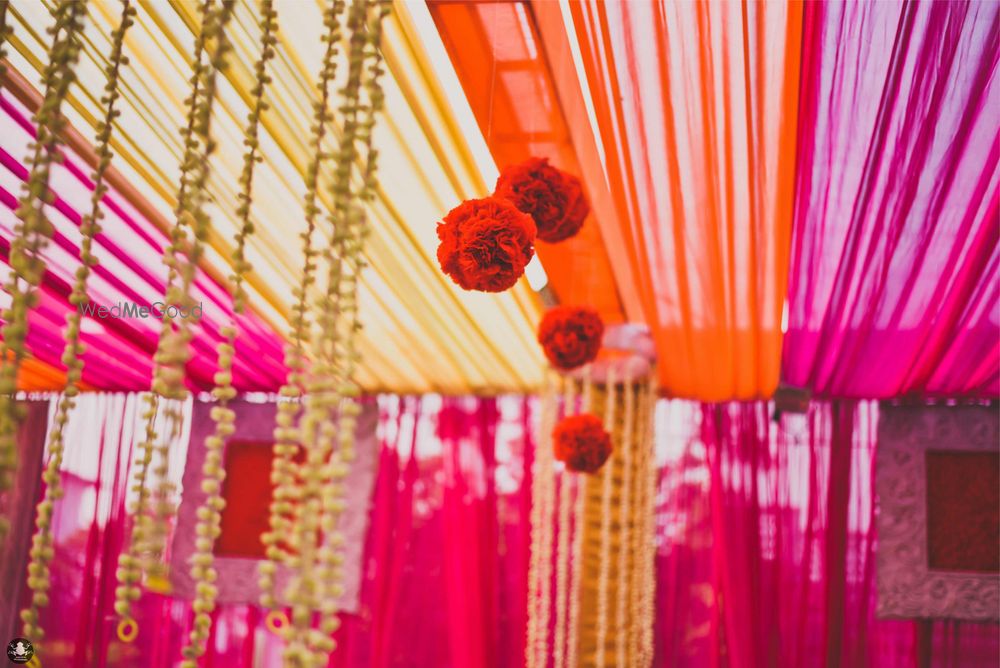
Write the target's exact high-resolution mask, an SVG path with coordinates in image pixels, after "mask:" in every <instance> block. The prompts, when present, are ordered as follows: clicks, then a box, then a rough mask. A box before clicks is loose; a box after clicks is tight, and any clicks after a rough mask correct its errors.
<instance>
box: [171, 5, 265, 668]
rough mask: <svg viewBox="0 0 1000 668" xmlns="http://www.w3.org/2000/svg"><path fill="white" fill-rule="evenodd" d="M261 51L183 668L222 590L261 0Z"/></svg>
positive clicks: (255, 133)
mask: <svg viewBox="0 0 1000 668" xmlns="http://www.w3.org/2000/svg"><path fill="white" fill-rule="evenodd" d="M260 14H261V39H260V41H261V49H260V55H259V57H258V59H257V62H256V64H255V67H254V74H255V77H256V81H255V84H254V87H253V89H252V90H251V94H252V99H253V104H252V106H251V108H250V112H249V114H248V115H247V128H246V131H245V136H244V144H245V145H246V146H247V151H246V153H245V154H244V156H243V170H242V172H241V174H240V186H241V187H240V192H239V195H238V199H239V202H240V203H239V205H238V206H237V210H236V213H237V216H238V218H239V221H240V227H239V229H238V230H237V233H236V247H235V249H234V251H233V275H232V276H231V280H232V284H233V312H234V319H233V321H232V322H231V323H229V324H228V325H226V326H225V327H223V328H222V332H221V333H222V335H223V336H224V337H225V339H224V340H223V341H222V342H220V343H219V344H218V346H217V352H218V359H219V371H218V372H217V373H216V374H215V379H214V380H215V388H214V389H213V390H212V395H213V396H214V397H215V399H216V401H218V405H217V406H214V407H213V408H212V411H211V417H212V420H213V422H214V423H215V427H214V430H213V433H212V435H210V436H208V437H207V438H206V439H205V449H206V452H207V454H206V457H205V462H204V464H203V466H202V479H201V487H202V490H203V491H204V492H205V493H206V494H208V497H207V499H206V502H205V504H204V505H202V506H201V507H200V508H198V510H197V517H198V521H197V524H196V526H195V532H196V535H197V538H196V541H195V553H194V556H193V557H192V565H191V577H192V579H193V580H194V582H195V599H194V603H193V605H192V607H193V608H194V611H195V617H194V623H193V625H192V629H191V632H190V634H189V636H188V643H187V645H186V646H185V647H184V648H183V649H182V650H181V654H182V656H184V658H185V660H184V662H182V663H181V666H182V668H197V661H196V659H197V658H198V657H200V656H202V655H203V654H204V653H205V649H206V646H205V643H206V642H207V641H208V637H209V634H210V633H211V628H212V615H211V613H212V611H213V610H214V609H215V602H216V597H217V595H218V589H217V587H216V586H215V580H216V579H217V577H218V574H217V572H216V570H215V568H214V561H215V555H214V548H215V541H216V539H217V538H218V537H219V534H220V533H221V525H220V523H221V520H222V514H221V512H220V511H219V510H217V509H216V507H217V506H219V505H220V502H221V501H222V496H221V489H222V483H223V481H224V480H225V477H226V471H225V468H224V467H223V461H222V455H223V450H224V447H225V442H226V438H228V437H229V436H231V435H232V433H233V431H234V430H235V427H234V424H233V423H234V421H235V419H236V414H235V413H234V412H233V410H232V409H231V408H229V407H228V403H229V401H230V400H232V399H233V398H234V397H235V396H236V390H235V389H234V388H233V385H232V381H233V378H232V368H233V356H234V354H235V343H236V326H237V322H236V318H238V317H239V316H240V315H242V314H243V313H244V312H245V310H246V292H245V291H244V289H243V282H244V277H245V275H246V274H247V273H248V272H249V271H250V269H251V266H250V263H249V262H248V261H247V260H246V243H247V238H248V237H249V236H250V235H251V234H253V223H252V222H251V218H250V212H251V207H252V203H253V176H254V168H255V166H256V165H257V163H258V162H260V159H259V151H260V139H259V129H260V119H261V115H262V114H263V112H264V111H265V110H266V109H267V103H266V102H265V101H264V90H265V88H266V85H267V83H269V81H270V79H269V77H268V75H267V63H268V61H269V60H271V59H272V58H273V57H274V55H275V51H274V46H275V45H276V44H277V38H276V37H275V36H274V33H275V31H276V30H277V20H276V19H277V14H276V12H275V11H274V7H273V2H272V0H261V3H260Z"/></svg>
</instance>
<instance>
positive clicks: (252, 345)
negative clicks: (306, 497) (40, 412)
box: [0, 0, 543, 393]
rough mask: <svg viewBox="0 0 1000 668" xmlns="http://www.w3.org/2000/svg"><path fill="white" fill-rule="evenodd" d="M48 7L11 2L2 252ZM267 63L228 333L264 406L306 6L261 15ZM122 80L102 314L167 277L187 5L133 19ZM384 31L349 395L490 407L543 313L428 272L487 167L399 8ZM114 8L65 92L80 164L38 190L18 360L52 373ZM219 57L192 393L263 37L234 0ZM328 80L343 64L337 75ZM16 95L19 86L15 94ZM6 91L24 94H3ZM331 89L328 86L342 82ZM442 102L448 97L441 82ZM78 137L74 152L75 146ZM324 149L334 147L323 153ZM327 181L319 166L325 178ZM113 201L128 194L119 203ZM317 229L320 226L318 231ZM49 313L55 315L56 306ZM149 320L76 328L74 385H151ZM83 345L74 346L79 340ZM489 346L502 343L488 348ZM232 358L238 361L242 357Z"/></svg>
mask: <svg viewBox="0 0 1000 668" xmlns="http://www.w3.org/2000/svg"><path fill="white" fill-rule="evenodd" d="M50 4H51V3H46V4H43V3H35V2H14V3H12V5H11V14H12V15H13V18H14V21H13V25H14V34H13V37H12V39H11V47H12V48H11V49H10V52H11V55H10V62H11V66H12V70H14V72H12V74H11V80H12V81H11V82H10V83H9V85H8V86H5V88H6V89H7V90H4V91H3V93H2V95H3V100H4V109H3V111H4V112H5V114H4V117H3V119H2V123H3V132H2V134H0V148H2V149H3V151H4V154H5V161H4V166H3V169H0V173H2V182H0V187H2V188H3V193H2V198H3V204H4V206H3V207H0V235H2V236H3V238H4V239H7V240H9V238H10V230H11V229H12V228H13V225H14V221H15V219H14V216H13V212H12V208H13V206H14V202H15V198H16V197H17V195H18V194H19V192H20V186H19V183H18V181H20V180H21V179H22V178H23V176H24V170H23V166H22V165H21V164H20V162H19V161H20V160H23V159H24V156H25V155H26V151H25V146H26V143H27V142H28V141H29V140H30V132H31V130H30V125H28V124H26V123H25V122H24V121H25V119H26V118H27V117H29V115H30V111H31V109H32V107H31V102H32V100H34V101H35V104H37V100H38V97H37V94H36V93H35V92H34V91H33V90H31V89H36V90H37V87H38V83H39V72H40V70H41V68H42V67H43V66H44V63H45V62H46V59H47V55H46V41H47V39H46V33H45V28H46V26H48V25H50V24H51V20H52V19H51V17H50V15H49V13H48V7H49V6H50ZM277 5H278V12H279V17H278V20H279V25H280V26H281V32H280V36H279V40H280V42H279V47H278V58H277V59H276V60H275V61H274V70H273V73H274V84H273V86H272V88H271V90H270V91H269V99H270V101H271V103H272V108H271V110H270V111H269V112H268V113H266V114H265V116H264V119H263V123H264V127H265V129H266V135H265V136H264V137H263V139H262V141H263V153H264V156H265V158H266V159H265V161H264V163H262V164H261V165H260V167H259V168H258V172H257V177H256V178H255V182H256V184H257V185H256V190H255V197H254V206H255V214H256V216H257V219H258V220H257V222H258V225H257V234H256V235H255V237H254V239H253V241H252V242H251V248H250V250H249V259H250V261H251V262H252V264H253V266H254V274H253V276H252V277H251V279H250V288H251V303H252V305H253V306H254V310H255V313H254V314H253V315H252V316H250V317H248V318H246V319H245V321H244V322H242V323H241V325H242V329H241V334H240V337H239V340H240V342H241V344H242V345H243V346H244V347H243V349H242V350H238V351H237V361H236V364H237V367H238V368H237V371H236V374H235V379H236V384H237V386H238V387H239V388H240V389H244V390H274V389H277V387H278V385H279V384H280V379H281V377H282V374H283V369H282V359H283V355H282V352H281V339H282V337H283V335H284V334H285V332H286V331H287V330H288V326H287V323H286V320H287V314H288V313H289V311H290V304H291V302H292V290H293V288H294V286H295V285H296V284H297V282H298V279H299V276H300V268H301V266H302V260H301V249H300V240H299V238H298V234H299V232H301V231H302V230H303V229H304V222H303V215H302V205H301V198H302V191H303V188H304V187H303V185H302V174H303V172H304V170H305V166H306V161H307V156H308V151H307V146H306V143H307V136H306V135H307V134H308V133H307V132H306V129H307V128H308V127H309V125H310V118H311V113H312V100H313V99H315V97H316V96H317V93H316V91H315V89H314V81H315V77H316V71H317V70H318V66H319V62H320V56H321V55H322V53H321V47H322V45H321V41H320V31H321V30H322V20H321V14H320V10H321V3H318V2H315V3H313V2H294V3H282V2H279V3H277ZM138 10H139V14H138V17H137V23H136V25H135V26H134V27H133V28H132V30H131V31H130V33H129V35H128V38H127V42H126V52H127V53H128V55H129V57H130V59H131V63H130V66H129V67H128V68H125V70H124V71H123V75H122V77H123V87H122V93H123V104H122V110H123V114H122V116H121V118H120V119H118V123H117V125H116V133H115V135H114V138H113V148H114V150H115V152H116V159H115V162H114V168H115V175H116V178H115V179H114V180H113V183H114V185H115V186H116V190H113V191H112V192H111V194H110V195H109V197H108V200H109V202H108V206H109V208H110V209H111V211H112V215H111V220H109V222H108V224H107V225H106V228H107V229H106V232H105V234H104V235H102V238H101V239H100V240H99V243H98V245H99V249H98V252H97V254H98V255H99V257H100V259H101V264H102V267H103V269H102V271H101V273H100V274H99V275H98V277H97V278H96V279H95V280H94V281H93V283H94V290H93V291H92V296H93V297H94V298H95V301H98V302H99V303H103V304H105V305H113V304H116V303H119V302H125V301H129V300H136V301H138V302H140V303H142V304H149V303H151V302H153V301H156V299H157V298H158V297H160V296H161V295H162V284H163V279H164V277H165V275H166V272H165V268H164V267H163V265H162V264H161V263H160V252H161V250H162V247H163V243H164V239H165V236H164V233H163V231H164V230H165V229H168V226H169V225H170V224H171V223H172V219H171V214H170V211H171V208H172V206H173V196H174V192H175V188H176V183H177V178H178V174H179V171H178V165H179V158H180V133H179V130H178V128H179V124H180V121H181V119H183V117H184V113H183V111H184V107H183V100H184V98H185V96H186V95H187V89H188V84H187V78H188V76H189V73H190V58H191V56H192V50H193V30H194V29H195V21H196V19H197V16H196V12H197V6H196V5H195V4H194V3H175V4H171V5H168V4H163V3H140V4H139V7H138ZM400 10H401V11H397V12H395V13H394V16H393V18H392V19H391V20H390V21H389V22H388V25H387V34H386V38H385V44H384V48H385V52H386V61H387V65H388V70H389V72H388V74H389V76H387V77H386V82H385V89H386V90H385V92H386V97H387V102H386V110H387V112H386V114H385V119H384V121H385V122H384V124H383V125H382V126H381V128H380V130H381V132H380V133H379V134H378V135H377V137H376V143H377V145H378V148H379V151H380V153H381V154H382V155H383V156H386V159H384V160H383V161H382V164H381V166H380V176H381V182H382V190H381V191H380V193H379V195H380V196H379V198H378V199H377V201H376V202H375V204H374V205H373V207H372V211H371V216H372V219H373V225H374V232H375V233H374V234H373V235H372V237H371V238H370V240H369V245H368V260H369V264H370V269H369V270H368V271H367V272H366V274H365V276H364V281H363V284H362V295H361V296H360V299H361V303H362V312H361V315H362V319H363V322H364V326H365V330H364V335H363V339H362V354H363V361H362V368H361V370H360V376H359V381H360V382H361V384H362V386H363V387H365V388H366V389H368V390H393V391H397V392H423V391H440V392H452V393H459V392H496V391H501V390H528V389H531V388H534V387H537V386H538V383H539V381H540V378H541V372H542V369H543V365H542V356H541V353H540V351H539V350H538V347H537V345H536V344H535V342H534V323H535V322H536V321H537V319H538V317H539V314H540V302H539V299H538V297H537V295H535V294H534V293H533V292H532V291H531V290H530V288H529V287H528V285H527V284H526V282H522V284H519V285H518V286H516V287H515V288H514V289H513V290H511V291H510V292H508V293H505V294H502V295H483V294H478V293H477V294H473V293H466V292H463V291H461V290H460V289H458V288H457V287H456V286H454V285H453V284H452V283H451V282H450V281H449V280H448V279H447V278H445V277H444V276H442V275H441V274H440V272H439V271H438V270H437V267H436V262H435V260H434V254H435V250H436V246H437V238H436V234H435V223H436V221H437V220H439V219H440V218H441V216H442V215H443V214H444V213H445V212H446V211H447V210H448V209H449V208H451V207H452V206H454V205H455V204H456V203H457V202H459V201H461V200H462V199H465V198H468V197H478V196H482V195H483V194H485V193H486V192H488V191H489V190H490V189H491V188H492V186H493V182H492V179H493V178H495V173H496V168H495V165H493V164H492V162H491V161H490V158H489V155H488V153H481V154H479V155H475V154H474V153H473V149H472V148H470V144H469V142H468V141H467V139H466V136H467V134H468V133H466V132H465V131H464V130H463V128H462V127H461V125H460V122H459V120H457V119H456V116H455V114H454V112H453V111H452V109H451V108H450V107H449V105H448V103H447V101H446V99H445V96H444V95H442V93H441V90H442V87H444V86H446V85H447V84H448V82H442V81H440V80H439V79H438V74H437V73H435V72H434V71H432V70H430V69H428V67H427V62H428V59H427V57H426V55H425V53H424V51H423V47H422V45H421V44H420V42H419V40H417V39H416V38H415V37H414V34H413V28H412V26H411V25H409V19H408V15H407V13H406V11H405V7H402V8H400ZM118 12H119V8H118V5H117V3H115V2H111V1H110V0H92V1H91V2H89V3H88V22H87V25H86V31H85V44H84V53H83V57H82V59H81V63H80V66H79V68H78V69H79V81H80V85H79V86H76V87H74V88H73V89H72V91H71V97H70V100H69V101H70V103H71V105H70V106H71V109H70V110H69V112H68V117H69V120H70V122H71V125H72V126H73V128H74V130H75V131H76V134H77V136H78V138H79V140H80V141H79V142H78V146H74V148H76V149H77V153H78V154H79V153H81V152H82V153H83V154H84V155H83V156H82V157H81V156H80V155H76V156H74V155H70V156H69V160H68V161H67V164H66V166H65V167H63V168H60V169H58V170H57V173H56V174H55V176H54V181H53V187H54V190H55V192H56V194H57V196H58V197H59V198H60V199H59V201H58V202H57V204H56V205H55V206H54V207H53V208H54V209H55V211H50V215H51V216H52V217H53V219H54V222H55V224H56V227H57V229H58V231H59V236H58V237H57V239H56V241H55V243H53V244H52V245H51V246H50V249H49V251H48V257H49V260H50V265H49V266H50V268H51V271H50V275H49V276H48V277H47V278H46V288H45V296H44V298H43V302H42V307H41V308H40V309H39V310H38V313H36V314H34V315H33V320H32V325H33V327H32V328H31V329H32V334H31V341H30V347H31V349H32V352H33V353H34V354H35V355H36V356H37V358H38V359H39V360H40V361H42V362H48V363H50V364H52V365H53V366H59V363H58V360H59V355H60V352H61V323H62V319H63V317H64V315H63V314H64V313H65V310H66V308H68V307H67V306H66V305H65V296H66V287H67V286H66V281H67V280H68V279H69V278H70V277H72V275H73V272H74V271H75V269H76V266H77V263H78V242H79V234H78V232H77V231H76V229H75V228H76V224H77V223H78V221H79V214H80V210H81V207H83V206H85V204H86V200H87V197H88V194H87V191H88V189H89V187H90V182H89V178H88V177H87V175H89V172H90V167H89V165H88V158H92V156H88V155H86V149H87V146H88V143H87V142H88V139H89V137H91V136H93V126H94V123H95V121H96V117H97V114H98V109H99V97H100V92H101V90H102V88H103V86H104V75H103V72H102V69H101V68H102V67H103V64H104V62H105V56H106V54H107V53H108V52H109V48H110V43H109V40H110V33H111V28H112V26H113V25H115V23H116V22H117V21H118V18H119V17H118ZM233 26H234V30H233V33H234V34H233V35H232V37H233V40H234V43H235V51H234V54H233V57H232V60H233V62H232V66H231V67H230V68H229V69H228V70H227V72H226V78H227V82H226V85H225V86H224V87H223V88H222V90H221V91H220V95H221V98H220V100H219V105H218V113H217V122H216V124H215V127H216V128H217V134H218V137H217V138H218V141H219V148H218V150H217V152H216V155H215V157H213V172H212V177H213V179H212V184H211V190H212V195H213V197H214V206H213V207H212V220H213V225H214V231H213V235H212V238H211V240H210V242H211V249H210V251H209V253H208V258H207V260H208V261H207V263H206V266H205V269H206V272H204V273H203V275H201V276H200V277H199V279H198V283H197V286H196V289H197V291H198V293H199V294H198V296H199V297H201V298H203V301H204V311H205V316H204V317H205V327H204V328H200V331H198V333H197V337H196V341H195V353H196V355H195V358H194V360H193V361H192V363H191V365H190V366H189V375H190V376H191V380H192V381H193V385H194V386H195V387H200V388H205V387H209V386H210V380H211V373H212V371H213V370H214V366H215V355H214V342H215V339H216V337H217V336H218V327H219V326H220V325H222V324H224V323H225V321H226V319H227V318H228V317H229V315H230V312H231V311H230V303H229V298H228V296H227V292H226V290H225V289H224V286H225V284H226V280H225V278H224V277H225V276H227V275H228V273H229V268H228V264H229V256H230V252H231V243H232V242H231V240H232V238H233V234H234V231H235V224H234V220H235V214H234V211H235V208H236V184H237V176H238V174H239V169H240V164H241V162H240V161H241V156H242V126H243V123H244V119H245V117H246V113H247V110H248V108H247V101H248V100H249V91H250V88H251V87H252V85H253V80H252V77H251V73H252V68H253V63H254V60H255V59H256V58H257V54H258V51H259V49H258V36H259V28H258V25H257V9H256V3H254V2H249V1H241V2H238V3H237V10H236V14H235V17H234V21H233ZM343 70H344V67H341V68H340V71H341V72H342V71H343ZM15 80H17V81H15ZM18 81H20V82H21V85H18ZM338 85H339V84H338ZM451 87H453V88H458V86H457V83H451ZM85 138H86V139H85ZM331 141H332V140H331ZM330 172H332V165H327V166H326V173H327V174H328V173H330ZM123 190H124V192H123ZM324 233H326V234H329V230H328V229H326V228H324ZM60 299H61V300H62V301H59V300H60ZM157 326H158V323H157V322H155V321H147V322H142V321H121V322H114V323H112V321H109V320H102V321H101V322H100V323H98V322H96V321H93V320H91V322H90V323H89V324H88V325H86V326H85V335H84V338H85V341H86V343H87V345H88V357H87V360H86V361H87V365H86V367H85V371H84V378H85V380H86V381H87V382H88V383H89V384H90V385H91V386H92V387H97V388H102V389H140V388H145V387H148V384H149V380H148V379H149V369H150V360H149V356H150V351H151V350H152V346H153V344H154V343H155V339H154V338H153V337H154V333H155V328H156V327H157ZM88 330H89V331H88ZM499 333H502V335H498V334H499ZM241 352H242V353H244V354H241ZM32 368H33V369H35V371H34V372H33V375H31V376H30V378H29V377H28V376H26V375H25V376H24V377H23V378H22V386H23V387H26V388H31V389H46V388H51V389H54V388H59V387H61V384H60V383H59V380H58V379H59V377H58V374H55V375H53V374H52V372H51V371H46V372H45V374H46V375H44V376H40V375H38V369H42V368H43V367H41V366H38V365H35V366H33V367H32Z"/></svg>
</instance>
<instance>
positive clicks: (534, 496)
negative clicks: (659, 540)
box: [525, 372, 552, 668]
mask: <svg viewBox="0 0 1000 668" xmlns="http://www.w3.org/2000/svg"><path fill="white" fill-rule="evenodd" d="M551 401H552V377H551V375H550V374H549V373H548V372H546V373H545V384H544V386H543V388H542V395H541V410H540V413H539V425H538V432H537V433H538V435H539V436H538V443H537V445H536V447H535V461H534V464H533V466H532V472H531V477H532V484H531V559H530V561H529V564H528V639H527V643H526V644H525V664H526V666H527V668H537V666H539V665H541V664H540V663H539V662H538V646H539V643H540V642H541V639H540V638H539V633H541V629H540V628H539V616H540V614H541V613H540V610H541V602H540V599H541V584H542V578H541V568H542V566H541V562H542V531H543V524H542V510H543V508H542V504H543V500H544V496H545V491H544V490H545V486H546V485H547V484H549V481H548V480H547V479H546V477H545V469H544V466H543V463H544V454H543V453H544V452H545V449H546V434H547V433H548V432H547V429H551V425H549V424H548V417H547V415H548V414H547V412H548V410H549V404H550V402H551Z"/></svg>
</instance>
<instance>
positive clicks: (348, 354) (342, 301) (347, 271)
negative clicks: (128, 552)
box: [311, 2, 391, 665]
mask: <svg viewBox="0 0 1000 668" xmlns="http://www.w3.org/2000/svg"><path fill="white" fill-rule="evenodd" d="M358 4H359V5H360V3H358ZM364 9H365V11H366V14H364V15H359V18H362V17H363V20H364V23H365V24H367V30H366V32H365V33H364V34H365V37H366V38H367V41H366V42H364V43H363V44H362V45H361V48H362V52H361V56H362V58H361V62H360V65H361V74H362V76H364V77H365V79H364V83H363V86H364V90H365V92H366V95H367V100H366V102H367V103H366V104H365V103H364V102H362V103H361V104H359V105H358V106H357V109H356V111H355V112H353V115H355V116H356V115H358V114H360V115H361V120H359V121H356V123H357V130H356V136H357V140H358V141H359V142H360V143H361V145H362V150H361V151H360V153H359V155H361V156H363V157H364V168H363V174H362V181H361V189H360V193H359V194H358V198H357V201H356V202H352V203H351V205H350V208H349V209H348V219H347V220H348V226H349V227H348V237H347V239H345V240H344V243H343V245H342V246H341V247H340V248H339V249H338V250H339V253H340V257H341V258H343V260H342V265H341V268H340V297H339V300H338V306H337V311H336V312H337V313H339V314H340V317H339V323H338V324H339V326H340V333H339V337H340V341H341V343H342V353H341V357H340V358H338V357H337V356H336V352H337V350H336V345H337V340H336V339H333V340H331V342H330V344H331V345H330V353H331V354H332V355H333V362H334V371H335V373H339V384H337V385H335V387H337V388H338V394H339V397H338V399H337V403H336V404H334V406H335V407H339V410H338V411H337V412H336V413H335V414H334V415H331V416H330V418H331V419H336V420H337V430H336V436H337V448H336V449H335V450H334V452H333V454H332V456H331V457H330V459H329V460H328V461H327V463H326V466H325V469H324V477H325V483H324V487H323V492H324V493H323V505H322V515H321V517H320V528H321V530H322V536H323V543H322V545H321V546H320V549H319V552H318V553H317V558H318V561H319V588H318V598H319V606H318V611H319V613H320V624H319V633H318V634H316V633H314V634H313V637H314V638H315V642H313V643H311V644H312V646H313V651H314V652H316V653H317V654H318V660H319V663H320V665H325V664H326V657H327V655H328V654H329V652H331V651H333V649H334V643H333V639H332V634H333V632H334V631H336V630H337V628H338V627H339V625H340V619H339V617H338V612H339V605H338V603H339V598H340V597H341V596H342V595H343V585H342V582H343V561H344V557H343V554H342V553H343V548H344V539H343V535H342V534H340V533H339V532H338V531H337V525H338V524H339V520H340V516H341V514H342V513H343V511H344V509H345V507H346V503H345V500H344V496H345V494H344V479H345V478H346V477H347V475H348V474H349V472H350V466H351V463H352V462H353V461H354V457H355V451H354V439H355V432H356V426H357V417H358V415H359V414H360V413H361V406H360V404H359V403H358V400H357V397H358V395H359V394H360V389H359V388H358V387H357V385H356V384H355V383H354V382H353V378H354V373H355V370H356V368H357V362H358V360H359V359H360V352H359V351H358V348H357V341H358V337H357V333H358V332H359V331H360V329H361V323H360V320H359V316H360V313H359V310H358V299H357V292H358V283H359V281H360V280H361V272H362V271H363V269H364V266H365V261H364V257H363V250H364V242H365V240H366V239H367V237H368V235H369V234H370V228H369V227H368V226H367V224H366V219H365V218H366V210H365V208H364V207H365V206H366V205H370V203H371V202H372V201H373V200H374V199H375V194H376V189H377V181H376V178H375V174H376V169H377V161H378V153H377V151H376V150H375V148H374V147H373V146H372V142H373V134H372V132H373V130H374V127H375V122H376V115H377V114H378V112H379V111H380V110H381V109H382V106H383V104H384V96H383V93H382V90H381V87H380V84H379V80H380V78H381V76H382V73H383V69H382V52H381V48H380V47H381V42H382V25H383V20H384V19H385V17H386V16H388V14H389V11H390V9H391V5H390V4H389V3H388V2H373V3H370V4H368V6H367V7H366V8H364ZM354 30H355V32H354V33H352V34H357V32H356V30H357V27H355V28H354ZM353 48H354V44H353V40H352V51H353ZM353 59H354V55H353V54H352V62H353ZM365 66H367V67H365ZM352 76H353V68H352V70H351V72H350V73H349V80H350V77H352ZM348 95H349V93H348V92H347V91H345V97H347V96H348ZM346 127H347V123H345V128H346ZM346 134H347V133H346V129H345V135H346ZM341 164H342V163H341ZM335 187H336V186H335ZM335 201H336V198H335ZM335 211H336V209H335Z"/></svg>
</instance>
